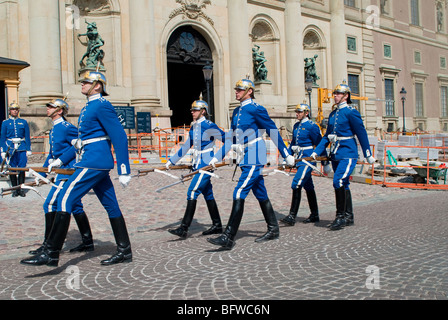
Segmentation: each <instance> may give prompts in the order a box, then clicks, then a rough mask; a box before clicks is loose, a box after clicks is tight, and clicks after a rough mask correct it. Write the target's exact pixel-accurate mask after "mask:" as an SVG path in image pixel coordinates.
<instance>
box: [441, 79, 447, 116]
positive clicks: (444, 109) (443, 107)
mask: <svg viewBox="0 0 448 320" xmlns="http://www.w3.org/2000/svg"><path fill="white" fill-rule="evenodd" d="M440 107H441V110H440V116H441V117H442V118H447V117H448V86H441V87H440Z"/></svg>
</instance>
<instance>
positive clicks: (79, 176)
mask: <svg viewBox="0 0 448 320" xmlns="http://www.w3.org/2000/svg"><path fill="white" fill-rule="evenodd" d="M87 171H89V169H83V170H82V172H81V173H80V174H79V175H78V176H77V177H76V179H75V180H73V181H72V183H71V184H70V186H69V187H68V189H67V192H66V193H65V195H64V198H62V204H61V211H63V212H67V208H66V205H67V200H68V197H69V196H70V192H72V190H73V188H74V187H75V185H76V183H78V182H79V181H80V180H81V179H82V178H83V177H84V175H85V174H86V173H87ZM72 209H73V208H72Z"/></svg>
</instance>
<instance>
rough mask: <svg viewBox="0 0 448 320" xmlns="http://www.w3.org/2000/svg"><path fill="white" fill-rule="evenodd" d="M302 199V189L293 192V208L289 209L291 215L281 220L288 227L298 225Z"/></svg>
mask: <svg viewBox="0 0 448 320" xmlns="http://www.w3.org/2000/svg"><path fill="white" fill-rule="evenodd" d="M301 198H302V187H298V188H296V189H293V190H292V199H291V208H290V209H289V215H288V216H286V217H285V218H283V219H281V220H280V221H281V222H284V223H286V224H287V225H290V226H293V225H295V224H296V217H297V213H298V212H299V207H300V200H301Z"/></svg>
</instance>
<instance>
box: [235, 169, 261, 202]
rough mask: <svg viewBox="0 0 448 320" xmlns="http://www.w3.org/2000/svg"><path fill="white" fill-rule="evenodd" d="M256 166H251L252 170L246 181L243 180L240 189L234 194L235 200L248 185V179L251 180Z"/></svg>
mask: <svg viewBox="0 0 448 320" xmlns="http://www.w3.org/2000/svg"><path fill="white" fill-rule="evenodd" d="M256 167H257V166H252V169H250V171H249V174H248V175H247V178H246V180H244V183H243V184H242V185H241V187H240V188H239V189H238V191H237V192H236V198H237V199H239V198H240V195H241V191H243V189H244V188H245V187H246V186H247V184H248V183H249V181H250V179H251V178H252V175H253V173H254V170H255V168H256Z"/></svg>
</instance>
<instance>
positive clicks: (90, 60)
mask: <svg viewBox="0 0 448 320" xmlns="http://www.w3.org/2000/svg"><path fill="white" fill-rule="evenodd" d="M86 23H87V32H86V33H84V34H78V38H79V37H82V36H87V39H88V41H87V51H86V53H84V55H83V56H82V59H81V61H80V62H79V65H80V66H81V68H82V69H83V70H85V69H96V68H97V66H98V64H99V65H100V67H101V66H102V60H103V59H104V51H103V50H101V49H100V48H101V47H102V46H104V40H103V39H102V38H101V36H100V34H99V33H98V28H97V26H96V22H92V23H89V22H87V21H86ZM84 59H86V62H85V63H84ZM100 70H103V71H104V70H105V69H104V66H102V69H100Z"/></svg>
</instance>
